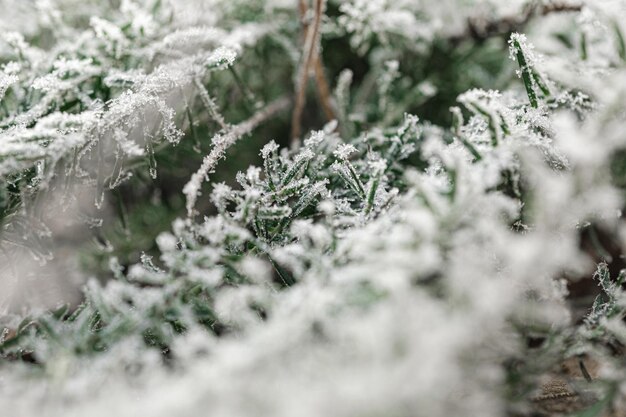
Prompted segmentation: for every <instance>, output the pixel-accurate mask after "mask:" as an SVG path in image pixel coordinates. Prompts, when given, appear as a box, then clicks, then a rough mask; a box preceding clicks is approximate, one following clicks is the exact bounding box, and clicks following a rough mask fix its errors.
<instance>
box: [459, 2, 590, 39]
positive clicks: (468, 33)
mask: <svg viewBox="0 0 626 417" xmlns="http://www.w3.org/2000/svg"><path fill="white" fill-rule="evenodd" d="M581 10H582V4H578V3H576V4H572V3H567V2H553V3H551V4H544V5H539V4H531V5H529V6H528V7H527V8H526V10H525V11H524V13H522V14H521V16H505V17H501V18H499V19H496V20H485V19H469V20H468V22H467V28H466V29H465V31H463V32H462V33H459V34H457V35H454V36H451V37H449V38H448V40H449V41H450V42H451V43H452V44H458V43H460V42H462V41H464V40H466V39H472V40H474V41H478V42H480V41H484V40H486V39H489V38H491V37H494V36H502V35H506V34H509V33H512V32H516V31H519V30H521V29H522V28H523V27H524V26H526V25H527V24H528V23H529V22H530V21H531V20H532V18H533V17H535V16H547V15H549V14H553V13H565V12H579V11H581Z"/></svg>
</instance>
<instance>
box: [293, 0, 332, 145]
mask: <svg viewBox="0 0 626 417" xmlns="http://www.w3.org/2000/svg"><path fill="white" fill-rule="evenodd" d="M314 1H315V10H314V11H315V15H314V17H313V21H312V22H311V23H310V24H309V23H308V22H305V21H304V19H305V18H306V14H307V12H308V5H307V2H306V1H305V0H300V1H299V2H298V9H299V11H300V16H301V18H302V19H303V29H304V30H303V33H305V36H304V50H303V53H302V62H301V64H300V67H299V69H298V76H297V80H296V99H295V104H294V111H293V114H292V118H291V140H292V145H297V144H298V140H299V138H300V135H301V133H302V113H303V111H304V106H305V105H306V86H307V82H308V80H309V77H310V74H311V72H312V71H314V73H315V81H316V87H317V91H318V93H319V96H320V102H321V104H322V108H323V110H324V113H325V115H326V117H327V118H329V119H330V120H332V119H334V118H335V113H334V110H333V108H332V105H331V99H330V97H331V94H330V87H329V85H328V81H327V80H326V76H325V75H324V67H323V64H322V59H321V56H320V53H319V48H320V46H319V36H320V33H319V32H320V25H321V23H322V14H323V12H324V6H325V0H314Z"/></svg>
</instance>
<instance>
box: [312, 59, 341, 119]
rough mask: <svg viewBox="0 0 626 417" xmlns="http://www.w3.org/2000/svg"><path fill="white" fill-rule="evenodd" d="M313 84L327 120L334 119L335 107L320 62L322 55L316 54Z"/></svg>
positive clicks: (322, 65)
mask: <svg viewBox="0 0 626 417" xmlns="http://www.w3.org/2000/svg"><path fill="white" fill-rule="evenodd" d="M315 85H316V86H317V93H318V94H319V98H320V103H321V105H322V110H324V115H325V116H326V119H327V120H328V121H331V120H336V119H337V116H336V115H335V109H334V108H333V105H332V99H331V92H330V86H329V85H328V80H327V79H326V74H324V64H323V63H322V55H321V54H320V53H318V54H317V56H316V59H315Z"/></svg>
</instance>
